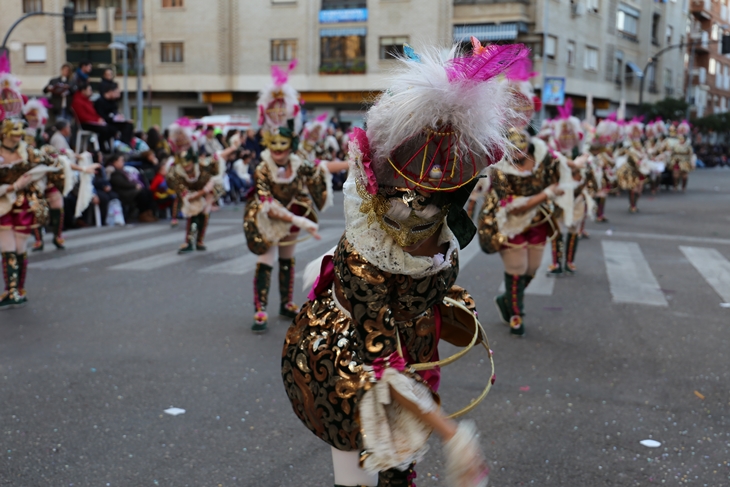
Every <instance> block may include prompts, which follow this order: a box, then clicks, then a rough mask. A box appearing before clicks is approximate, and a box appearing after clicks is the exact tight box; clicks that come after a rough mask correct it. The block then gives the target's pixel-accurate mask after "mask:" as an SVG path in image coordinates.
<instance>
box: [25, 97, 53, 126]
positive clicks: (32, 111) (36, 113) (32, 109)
mask: <svg viewBox="0 0 730 487" xmlns="http://www.w3.org/2000/svg"><path fill="white" fill-rule="evenodd" d="M44 102H45V103H44ZM47 103H48V100H47V99H45V98H41V99H38V98H31V99H30V100H28V102H27V103H26V104H25V106H23V115H24V116H25V119H26V120H27V121H28V126H29V127H30V128H32V129H35V128H38V127H43V126H44V125H45V124H46V122H47V121H48V107H47V106H46V104H47Z"/></svg>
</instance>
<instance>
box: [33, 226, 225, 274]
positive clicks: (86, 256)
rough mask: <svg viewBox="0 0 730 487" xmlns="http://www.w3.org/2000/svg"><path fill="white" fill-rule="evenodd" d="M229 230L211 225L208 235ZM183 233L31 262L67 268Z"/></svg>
mask: <svg viewBox="0 0 730 487" xmlns="http://www.w3.org/2000/svg"><path fill="white" fill-rule="evenodd" d="M227 230H229V228H228V227H213V226H211V227H209V228H208V232H207V233H208V235H212V234H215V233H220V232H223V231H227ZM183 237H184V236H183V235H182V234H180V233H178V232H175V233H174V234H169V235H165V236H162V237H154V238H149V239H145V240H136V241H133V242H129V243H125V244H120V245H112V246H111V247H105V248H103V249H96V250H89V251H87V252H79V253H76V254H71V255H68V256H66V257H61V258H59V259H49V260H44V261H42V262H37V263H31V264H30V266H29V267H30V268H31V269H66V268H68V267H74V266H78V265H83V264H89V263H91V262H96V261H99V260H104V259H111V258H114V257H119V256H120V255H124V254H130V253H132V252H137V251H140V250H147V249H152V248H155V247H158V246H160V245H169V244H172V243H175V242H179V243H182V240H183Z"/></svg>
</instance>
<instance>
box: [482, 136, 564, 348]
mask: <svg viewBox="0 0 730 487" xmlns="http://www.w3.org/2000/svg"><path fill="white" fill-rule="evenodd" d="M510 142H511V144H512V146H513V148H514V151H513V153H512V154H511V156H510V157H506V158H505V159H503V160H502V161H500V162H499V163H498V164H496V165H495V166H493V167H492V171H491V172H490V176H491V181H492V189H491V192H490V194H489V196H488V197H487V199H486V201H485V203H484V206H483V207H482V209H481V211H480V213H479V221H478V223H479V243H480V245H481V248H482V250H483V251H484V252H486V253H488V254H492V253H496V252H499V254H500V256H501V257H502V262H503V264H504V284H505V292H504V294H502V295H499V296H497V297H496V298H495V303H496V305H497V309H498V310H499V315H500V318H501V319H502V321H503V322H504V323H505V324H507V325H509V326H510V333H512V334H513V335H517V336H522V335H524V333H525V326H524V323H523V319H522V317H523V315H524V293H525V288H526V287H527V286H528V285H529V284H530V282H531V281H532V278H533V277H534V276H535V272H536V271H537V269H538V268H539V266H540V262H541V261H542V254H543V251H544V250H545V244H546V243H547V241H548V240H549V239H553V238H555V237H556V236H557V235H556V234H557V228H556V223H555V221H554V218H553V211H554V205H553V204H551V203H555V202H556V200H557V198H558V197H560V196H561V195H563V194H564V191H563V190H562V189H560V188H559V187H558V183H559V182H560V181H561V176H562V179H563V180H564V179H565V176H567V177H568V178H572V173H571V170H570V168H569V167H568V165H567V163H566V162H565V159H562V160H561V159H560V158H558V157H556V156H553V155H552V154H551V152H550V150H548V146H547V144H546V143H545V142H543V141H542V140H541V139H540V138H538V137H532V138H530V136H529V134H527V132H525V131H524V129H522V128H518V127H514V128H512V129H511V130H510ZM569 196H570V198H571V200H572V194H571V195H569ZM571 202H572V201H571ZM566 206H567V205H566Z"/></svg>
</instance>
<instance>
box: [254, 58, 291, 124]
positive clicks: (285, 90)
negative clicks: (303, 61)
mask: <svg viewBox="0 0 730 487" xmlns="http://www.w3.org/2000/svg"><path fill="white" fill-rule="evenodd" d="M296 67H297V60H296V59H294V60H293V61H292V62H290V63H289V65H288V66H287V68H286V70H283V69H281V68H280V67H279V66H277V65H273V66H272V67H271V78H272V83H271V84H270V85H269V86H268V87H266V88H265V89H264V90H262V91H261V92H260V93H259V97H258V100H257V101H256V105H258V113H259V118H258V122H259V125H261V126H262V127H263V128H264V130H267V131H269V132H274V131H278V129H279V128H281V127H287V121H288V120H292V119H293V120H294V132H295V133H297V134H298V133H299V132H300V131H301V129H302V114H301V106H300V102H299V93H298V92H297V91H296V90H295V89H294V88H293V87H292V86H291V85H290V84H289V75H290V74H291V72H292V71H293V70H294V69H295V68H296Z"/></svg>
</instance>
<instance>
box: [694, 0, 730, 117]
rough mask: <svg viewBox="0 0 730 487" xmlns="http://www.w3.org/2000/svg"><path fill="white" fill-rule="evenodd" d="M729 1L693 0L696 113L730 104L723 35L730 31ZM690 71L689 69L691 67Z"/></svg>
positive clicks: (728, 64)
mask: <svg viewBox="0 0 730 487" xmlns="http://www.w3.org/2000/svg"><path fill="white" fill-rule="evenodd" d="M728 3H729V2H728V0H691V3H690V12H691V15H692V24H691V39H692V42H690V43H689V44H688V48H687V58H688V64H689V65H691V68H692V69H691V74H690V75H688V76H687V79H688V81H687V85H688V86H689V93H688V98H689V101H690V102H691V103H692V108H691V111H692V114H693V116H697V117H702V116H704V115H711V114H713V113H724V112H727V111H728V108H729V105H730V56H729V55H723V54H722V42H721V41H722V36H723V35H725V34H728V33H730V25H728V24H729V23H730V12H728ZM688 72H689V70H688Z"/></svg>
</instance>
